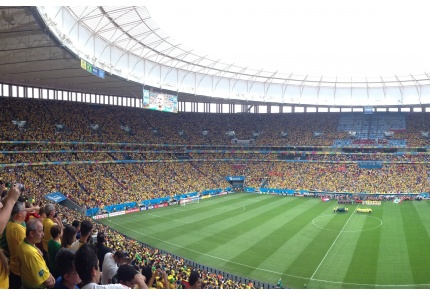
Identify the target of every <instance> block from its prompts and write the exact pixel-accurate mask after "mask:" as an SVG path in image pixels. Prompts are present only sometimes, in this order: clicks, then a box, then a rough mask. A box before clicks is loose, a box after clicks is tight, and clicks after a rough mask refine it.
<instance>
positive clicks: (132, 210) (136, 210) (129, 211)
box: [125, 209, 139, 214]
mask: <svg viewBox="0 0 430 296" xmlns="http://www.w3.org/2000/svg"><path fill="white" fill-rule="evenodd" d="M134 212H139V209H131V210H126V211H125V213H126V214H129V213H134Z"/></svg>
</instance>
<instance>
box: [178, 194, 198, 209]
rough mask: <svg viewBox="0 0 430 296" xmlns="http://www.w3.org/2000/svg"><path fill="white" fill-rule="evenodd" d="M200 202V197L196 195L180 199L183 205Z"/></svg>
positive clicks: (180, 203)
mask: <svg viewBox="0 0 430 296" xmlns="http://www.w3.org/2000/svg"><path fill="white" fill-rule="evenodd" d="M199 202H200V197H198V196H195V197H187V198H182V199H180V200H179V205H180V206H181V207H185V206H186V205H188V204H193V203H199Z"/></svg>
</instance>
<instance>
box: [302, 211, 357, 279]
mask: <svg viewBox="0 0 430 296" xmlns="http://www.w3.org/2000/svg"><path fill="white" fill-rule="evenodd" d="M357 207H358V206H356V207H355V209H354V211H353V212H352V213H351V215H350V216H349V218H348V220H346V222H345V225H343V227H342V229H341V230H340V232H339V234H338V235H337V236H336V238H335V239H334V241H333V243H332V244H331V246H330V248H329V249H328V250H327V253H325V255H324V258H322V260H321V262H320V264H319V265H318V267H317V269H315V271H314V273H313V274H312V276H311V278H310V280H313V279H314V275H315V274H316V273H317V271H318V269H319V268H320V267H321V264H322V263H323V262H324V260H325V258H326V257H327V255H328V253H330V250H331V248H333V246H334V244H335V243H336V241H337V239H338V238H339V237H340V235H341V234H342V232H343V230H344V229H345V227H346V225H347V224H348V222H349V220H351V218H352V216H354V213H355V210H356V209H357Z"/></svg>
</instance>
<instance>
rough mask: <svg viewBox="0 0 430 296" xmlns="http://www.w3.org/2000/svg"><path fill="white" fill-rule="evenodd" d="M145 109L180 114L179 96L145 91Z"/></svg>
mask: <svg viewBox="0 0 430 296" xmlns="http://www.w3.org/2000/svg"><path fill="white" fill-rule="evenodd" d="M143 108H144V109H150V110H157V111H163V112H173V113H177V112H178V96H175V95H169V94H163V93H157V92H151V91H149V90H147V89H144V90H143Z"/></svg>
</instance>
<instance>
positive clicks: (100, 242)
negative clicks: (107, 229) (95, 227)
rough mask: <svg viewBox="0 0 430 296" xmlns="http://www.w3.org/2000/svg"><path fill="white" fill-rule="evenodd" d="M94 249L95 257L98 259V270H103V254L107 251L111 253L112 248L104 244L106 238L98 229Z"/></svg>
mask: <svg viewBox="0 0 430 296" xmlns="http://www.w3.org/2000/svg"><path fill="white" fill-rule="evenodd" d="M96 249H97V257H98V259H99V268H100V271H101V272H103V261H104V260H105V255H106V254H107V253H112V249H111V248H109V247H107V246H106V238H105V233H104V232H103V231H99V232H98V233H97V243H96Z"/></svg>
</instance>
